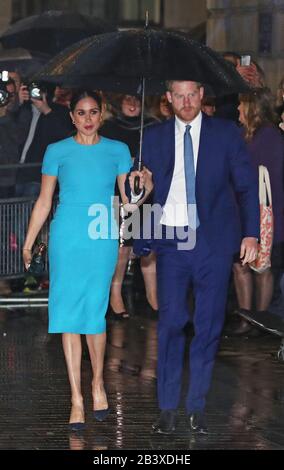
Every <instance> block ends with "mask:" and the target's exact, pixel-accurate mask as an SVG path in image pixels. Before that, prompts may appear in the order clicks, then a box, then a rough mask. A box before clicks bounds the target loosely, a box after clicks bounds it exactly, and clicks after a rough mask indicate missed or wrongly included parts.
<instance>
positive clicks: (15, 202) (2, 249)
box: [0, 198, 57, 308]
mask: <svg viewBox="0 0 284 470" xmlns="http://www.w3.org/2000/svg"><path fill="white" fill-rule="evenodd" d="M34 203H35V200H31V199H30V198H13V199H0V280H1V279H2V280H3V279H13V278H21V277H24V276H25V274H26V272H25V267H24V263H23V259H22V246H23V243H24V239H25V236H26V233H27V228H28V224H29V219H30V216H31V212H32V209H33V206H34ZM56 204H57V201H54V204H53V207H52V210H51V212H50V215H49V217H48V219H47V221H46V223H45V224H44V226H43V228H42V230H41V232H40V234H39V235H38V240H40V241H43V242H44V243H46V244H47V245H48V234H49V224H50V220H51V218H52V215H53V213H54V211H55V208H56ZM45 266H46V273H47V272H48V259H47V255H46V263H45ZM47 301H48V299H47V298H44V299H43V298H40V299H38V298H32V297H29V298H28V297H27V296H25V297H21V298H20V297H17V298H13V297H1V295H0V306H1V307H2V308H3V307H4V306H7V305H11V304H12V305H13V306H14V307H15V306H17V308H18V307H26V306H42V304H43V305H46V303H47Z"/></svg>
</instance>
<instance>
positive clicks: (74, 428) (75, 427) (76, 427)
mask: <svg viewBox="0 0 284 470" xmlns="http://www.w3.org/2000/svg"><path fill="white" fill-rule="evenodd" d="M68 426H69V431H71V432H80V431H83V429H85V423H79V422H78V423H69V425H68Z"/></svg>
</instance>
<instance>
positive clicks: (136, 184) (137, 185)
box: [134, 176, 141, 196]
mask: <svg viewBox="0 0 284 470" xmlns="http://www.w3.org/2000/svg"><path fill="white" fill-rule="evenodd" d="M134 193H135V194H136V195H137V196H138V194H140V193H141V189H140V177H139V176H135V178H134Z"/></svg>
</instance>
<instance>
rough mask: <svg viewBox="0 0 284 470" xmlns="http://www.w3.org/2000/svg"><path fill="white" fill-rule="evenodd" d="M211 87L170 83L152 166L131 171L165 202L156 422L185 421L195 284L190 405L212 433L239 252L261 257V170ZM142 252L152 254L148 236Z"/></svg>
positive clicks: (161, 425) (155, 130) (193, 421)
mask: <svg viewBox="0 0 284 470" xmlns="http://www.w3.org/2000/svg"><path fill="white" fill-rule="evenodd" d="M203 92H204V89H203V87H202V86H201V84H199V83H196V82H193V81H171V82H168V92H167V98H168V100H169V102H170V103H171V104H172V107H173V111H174V114H175V117H174V119H171V120H169V121H166V122H164V123H161V124H158V125H155V126H152V127H149V128H148V129H147V130H146V132H145V135H144V140H143V150H142V156H143V163H144V165H145V167H146V168H145V170H143V171H142V172H138V171H133V172H132V173H131V175H130V178H129V182H130V187H131V189H132V191H133V187H134V186H133V181H134V177H135V176H136V175H139V176H140V177H141V186H142V185H143V184H145V186H146V188H147V187H149V186H150V185H151V179H152V180H153V184H154V192H153V202H154V204H158V205H159V206H160V207H161V217H160V220H158V224H156V225H158V228H159V229H160V230H158V231H157V227H154V228H153V232H154V233H155V234H156V235H154V236H153V237H154V238H156V239H154V240H152V247H153V249H154V250H155V251H156V253H157V280H158V301H159V322H158V401H159V408H160V410H161V414H160V417H159V419H158V421H157V422H156V423H154V425H153V428H154V430H155V431H156V432H159V433H164V434H170V433H172V432H173V431H174V430H175V427H176V420H177V409H178V406H179V401H180V392H181V383H182V372H183V359H184V347H185V336H184V327H185V325H186V324H187V322H188V320H189V309H188V302H187V301H188V299H187V294H188V288H189V286H190V285H191V286H192V287H193V292H194V297H195V311H194V316H193V324H194V332H195V336H194V338H193V340H192V342H191V346H190V370H189V387H188V392H187V396H186V412H187V415H188V421H189V423H188V425H189V428H190V430H191V432H195V433H199V434H206V433H207V432H208V431H207V427H206V423H205V418H204V409H205V400H206V395H207V392H208V390H209V386H210V382H211V376H212V370H213V365H214V360H215V356H216V352H217V348H218V344H219V340H220V335H221V331H222V327H223V323H224V315H225V303H226V298H227V287H228V281H229V277H230V272H231V266H232V260H233V255H234V254H235V253H236V252H239V251H240V258H241V260H242V263H243V264H245V263H250V262H251V261H253V260H254V259H255V257H256V254H257V239H258V237H259V203H258V186H257V179H256V175H255V174H254V173H253V170H252V168H251V166H250V163H249V157H248V154H247V152H246V150H245V144H244V142H243V141H242V138H241V136H240V134H239V130H238V128H237V127H236V125H235V124H234V123H233V122H230V121H227V120H222V119H217V118H211V117H208V116H206V115H205V114H202V112H201V100H202V97H203ZM190 159H191V161H192V162H191V174H190V171H189V173H188V165H189V163H188V161H189V160H190ZM188 175H189V176H188ZM189 178H190V180H189ZM192 188H193V189H194V191H192ZM190 193H191V194H190ZM189 195H190V197H191V200H189V199H188V196H189ZM192 208H193V209H194V210H193V212H192ZM158 232H159V236H157V233H158ZM184 237H186V242H185V239H184ZM145 243H148V242H145V241H142V248H143V247H144V244H145ZM134 250H135V247H134ZM136 251H139V254H141V253H143V250H141V240H137V243H136Z"/></svg>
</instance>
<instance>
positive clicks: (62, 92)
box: [53, 86, 73, 108]
mask: <svg viewBox="0 0 284 470" xmlns="http://www.w3.org/2000/svg"><path fill="white" fill-rule="evenodd" d="M72 95H73V91H72V90H71V89H70V88H62V87H60V86H56V88H55V91H54V98H53V102H54V103H57V104H61V105H62V106H67V108H69V106H70V102H71V100H72Z"/></svg>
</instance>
